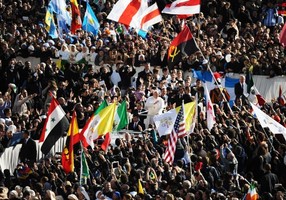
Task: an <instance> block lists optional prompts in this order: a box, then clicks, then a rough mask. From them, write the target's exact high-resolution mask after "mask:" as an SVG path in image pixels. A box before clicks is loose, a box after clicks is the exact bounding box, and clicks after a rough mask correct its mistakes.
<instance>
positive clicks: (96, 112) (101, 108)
mask: <svg viewBox="0 0 286 200" xmlns="http://www.w3.org/2000/svg"><path fill="white" fill-rule="evenodd" d="M107 106H108V103H107V102H106V100H104V101H103V102H101V104H100V105H99V106H98V108H97V109H96V111H95V115H97V114H98V113H99V112H100V111H101V110H103V108H105V107H107Z"/></svg>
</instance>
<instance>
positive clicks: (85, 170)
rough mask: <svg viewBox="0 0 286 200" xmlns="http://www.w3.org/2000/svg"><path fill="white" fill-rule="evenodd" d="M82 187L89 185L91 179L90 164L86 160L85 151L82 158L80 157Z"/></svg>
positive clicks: (82, 152)
mask: <svg viewBox="0 0 286 200" xmlns="http://www.w3.org/2000/svg"><path fill="white" fill-rule="evenodd" d="M80 158H81V159H80V181H79V184H80V185H86V184H87V179H88V177H89V168H88V164H87V161H86V158H85V154H84V151H83V149H82V150H81V156H80Z"/></svg>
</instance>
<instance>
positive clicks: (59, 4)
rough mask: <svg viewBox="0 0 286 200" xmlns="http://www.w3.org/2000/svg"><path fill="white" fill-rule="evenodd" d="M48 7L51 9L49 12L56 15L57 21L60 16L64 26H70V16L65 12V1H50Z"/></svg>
mask: <svg viewBox="0 0 286 200" xmlns="http://www.w3.org/2000/svg"><path fill="white" fill-rule="evenodd" d="M48 7H50V8H51V11H52V12H53V13H56V14H57V19H58V18H59V16H60V17H61V20H63V21H64V23H65V24H67V25H69V26H70V25H71V16H70V14H69V12H68V11H67V4H66V1H62V0H51V1H50V2H49V5H48ZM58 26H59V24H58Z"/></svg>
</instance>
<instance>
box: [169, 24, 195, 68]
mask: <svg viewBox="0 0 286 200" xmlns="http://www.w3.org/2000/svg"><path fill="white" fill-rule="evenodd" d="M197 51H199V48H198V46H197V43H196V41H195V40H194V38H193V35H192V33H191V31H190V29H189V27H188V26H185V27H184V28H183V30H182V31H181V32H180V33H179V34H178V35H177V37H175V38H174V40H173V41H172V43H171V44H170V47H169V50H168V66H169V67H170V68H171V69H173V68H174V66H175V65H177V64H178V63H179V62H180V61H182V59H183V58H184V57H187V56H189V55H191V54H193V53H195V52H197Z"/></svg>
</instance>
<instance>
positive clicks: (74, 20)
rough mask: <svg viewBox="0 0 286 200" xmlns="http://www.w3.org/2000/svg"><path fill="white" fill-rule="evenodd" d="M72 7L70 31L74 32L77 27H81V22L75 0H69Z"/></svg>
mask: <svg viewBox="0 0 286 200" xmlns="http://www.w3.org/2000/svg"><path fill="white" fill-rule="evenodd" d="M70 3H71V7H72V22H71V33H72V34H75V33H76V31H77V30H78V29H81V26H82V22H81V16H80V9H79V6H78V3H77V0H70Z"/></svg>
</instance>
